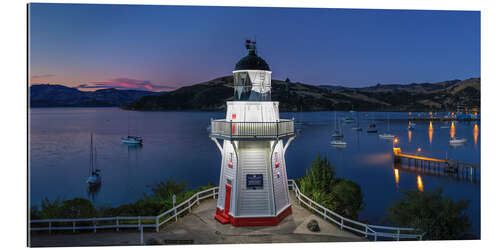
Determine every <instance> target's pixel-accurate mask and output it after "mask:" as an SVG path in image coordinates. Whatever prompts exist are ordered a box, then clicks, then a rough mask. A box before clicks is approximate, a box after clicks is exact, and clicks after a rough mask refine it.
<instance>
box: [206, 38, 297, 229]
mask: <svg viewBox="0 0 500 250" xmlns="http://www.w3.org/2000/svg"><path fill="white" fill-rule="evenodd" d="M245 47H246V49H247V51H248V54H247V55H246V56H244V57H243V58H241V59H240V60H239V61H238V62H237V63H236V65H235V67H234V71H233V76H234V98H233V100H232V101H228V102H227V111H226V118H225V119H218V120H212V121H211V130H210V137H211V139H212V140H213V141H214V142H215V143H216V144H217V147H218V148H219V150H220V152H221V156H222V159H221V161H222V162H221V171H220V179H219V197H218V200H217V207H216V208H215V212H216V216H215V219H216V220H218V221H219V222H220V223H223V224H226V223H230V224H232V225H233V226H258V225H277V224H278V223H279V222H280V221H281V220H283V219H284V218H285V217H286V216H287V215H289V214H291V213H292V208H291V205H290V198H289V193H288V180H287V174H286V163H285V152H286V149H287V148H288V146H289V145H290V142H291V141H292V140H293V139H294V138H295V134H294V123H293V120H287V119H281V118H280V115H279V103H278V102H275V101H272V99H271V73H272V72H271V69H270V67H269V64H268V63H267V62H266V61H265V60H264V59H263V58H261V57H260V56H258V54H257V45H256V42H254V41H250V40H247V41H246V43H245Z"/></svg>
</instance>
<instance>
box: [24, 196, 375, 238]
mask: <svg viewBox="0 0 500 250" xmlns="http://www.w3.org/2000/svg"><path fill="white" fill-rule="evenodd" d="M290 196H291V198H292V214H291V215H289V216H287V217H286V218H285V219H284V220H283V221H281V223H280V224H279V225H277V226H255V227H233V226H232V225H230V224H226V225H222V224H220V223H219V222H217V221H216V220H215V219H214V216H215V206H216V201H215V200H213V199H209V200H206V201H203V202H201V203H200V205H199V206H198V207H196V208H194V209H193V212H192V213H191V214H189V215H187V216H185V217H183V218H180V219H179V220H178V221H177V222H174V223H170V224H169V225H167V226H166V227H164V228H162V230H161V231H160V232H158V233H156V232H145V233H144V241H145V242H146V243H148V242H151V241H155V242H159V243H163V244H234V243H236V244H238V243H300V242H345V241H364V240H366V239H365V238H363V237H359V236H356V235H354V234H352V233H349V232H347V231H341V230H340V229H339V228H338V227H337V226H334V225H332V224H330V223H328V222H326V221H324V220H323V219H321V218H320V217H318V216H316V215H314V214H312V213H311V212H309V211H308V210H306V209H305V208H303V207H301V206H299V205H298V201H297V199H296V198H295V194H294V193H292V192H291V193H290ZM312 219H315V220H316V221H318V224H319V227H320V230H321V231H320V232H311V231H309V230H308V229H307V223H308V222H309V221H310V220H312ZM31 244H32V246H91V245H92V246H101V245H139V244H140V234H139V233H138V232H136V231H135V232H134V231H127V232H99V231H98V232H97V233H78V234H57V235H48V234H37V235H33V236H32V239H31Z"/></svg>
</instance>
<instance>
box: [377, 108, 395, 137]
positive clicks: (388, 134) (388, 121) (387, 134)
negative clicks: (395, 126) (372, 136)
mask: <svg viewBox="0 0 500 250" xmlns="http://www.w3.org/2000/svg"><path fill="white" fill-rule="evenodd" d="M390 130H391V121H390V120H389V114H387V132H385V133H382V134H379V135H378V137H380V138H381V139H384V140H392V139H394V137H396V136H395V135H393V134H391V133H389V131H390Z"/></svg>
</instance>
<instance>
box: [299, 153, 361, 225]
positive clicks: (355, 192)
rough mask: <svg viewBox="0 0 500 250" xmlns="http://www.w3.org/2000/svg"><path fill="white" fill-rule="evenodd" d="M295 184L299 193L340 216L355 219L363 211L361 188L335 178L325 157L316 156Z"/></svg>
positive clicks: (350, 182)
mask: <svg viewBox="0 0 500 250" xmlns="http://www.w3.org/2000/svg"><path fill="white" fill-rule="evenodd" d="M297 183H298V185H299V189H300V192H301V193H303V194H304V195H306V196H308V197H310V198H312V199H313V200H314V201H316V202H317V203H319V204H321V205H322V206H324V207H326V208H328V209H331V210H333V211H335V212H336V213H338V214H340V215H342V216H345V217H348V218H351V219H357V218H358V213H359V212H360V211H361V210H362V209H363V204H364V203H363V194H362V192H361V187H360V186H359V185H358V184H357V183H355V182H353V181H350V180H346V179H340V178H336V177H335V169H334V167H332V165H331V163H330V161H328V159H327V158H326V156H325V157H324V158H323V159H321V155H320V154H318V157H317V158H316V160H313V162H312V163H311V166H310V168H309V169H308V170H306V175H304V176H303V177H302V178H300V179H298V180H297Z"/></svg>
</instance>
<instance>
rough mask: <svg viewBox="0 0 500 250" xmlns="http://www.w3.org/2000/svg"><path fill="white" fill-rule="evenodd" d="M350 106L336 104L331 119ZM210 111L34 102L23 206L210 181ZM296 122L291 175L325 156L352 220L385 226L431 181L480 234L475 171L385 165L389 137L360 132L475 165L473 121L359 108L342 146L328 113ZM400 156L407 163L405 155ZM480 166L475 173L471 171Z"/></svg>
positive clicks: (213, 160)
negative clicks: (354, 195) (357, 197)
mask: <svg viewBox="0 0 500 250" xmlns="http://www.w3.org/2000/svg"><path fill="white" fill-rule="evenodd" d="M357 115H358V114H356V113H350V112H337V119H338V120H341V119H343V118H344V117H347V116H351V117H353V118H354V119H356V118H357ZM223 117H224V113H222V112H220V113H216V112H132V111H124V110H120V109H118V108H32V109H30V117H29V118H30V124H29V128H30V131H29V133H30V134H29V140H30V141H29V147H30V148H29V157H30V160H29V161H30V169H29V184H30V187H29V192H30V202H31V205H38V204H40V203H41V200H42V199H43V198H45V197H47V198H48V199H50V200H54V199H56V198H57V197H59V198H62V199H71V198H74V197H84V198H89V199H91V200H92V202H93V203H94V205H95V206H97V207H99V206H117V205H120V204H124V203H129V202H134V201H136V200H137V199H138V198H141V197H142V196H143V194H144V193H147V192H149V190H150V188H151V185H153V184H154V183H156V182H159V181H164V180H168V179H172V180H176V181H185V182H187V183H188V185H189V187H192V188H195V187H198V186H201V185H206V184H207V183H209V182H213V183H217V182H218V179H219V171H220V161H221V159H220V153H219V151H218V149H217V147H216V145H215V144H214V143H213V142H212V141H211V140H210V139H209V137H208V131H207V126H208V124H209V121H210V118H223ZM281 117H282V118H292V117H294V118H295V119H296V121H299V122H301V123H303V124H304V125H302V126H301V127H302V129H301V132H300V133H299V134H298V135H297V138H296V139H295V140H294V141H293V142H292V144H291V145H290V147H289V148H288V151H287V153H286V162H287V171H288V177H289V178H298V177H301V176H302V175H304V174H305V170H306V169H307V168H308V167H309V165H310V163H311V161H312V160H313V159H315V158H316V157H317V155H318V153H321V154H322V155H323V156H325V155H326V156H327V157H328V159H329V160H330V161H331V162H332V164H333V165H334V166H335V171H336V174H337V176H339V177H344V178H347V179H351V180H353V181H355V182H357V183H359V184H360V185H361V188H362V191H363V195H364V201H365V208H364V210H363V211H362V212H361V213H360V219H361V220H363V221H369V222H370V223H377V224H385V221H384V217H385V215H386V209H387V207H388V206H389V205H390V204H391V203H393V202H394V201H395V200H397V198H399V197H401V194H400V191H401V190H407V189H419V190H434V189H436V188H438V187H441V188H442V189H443V193H444V194H446V195H449V196H450V197H452V198H453V199H455V200H459V199H464V200H470V201H471V203H470V205H469V208H468V210H467V214H468V215H469V218H470V220H471V224H472V228H473V233H474V234H475V235H476V236H479V234H480V231H479V230H480V173H479V176H478V177H476V178H475V179H471V178H458V177H456V176H438V175H435V174H431V173H422V172H414V171H409V170H406V168H401V169H399V170H395V169H394V168H393V159H392V141H390V140H389V141H386V140H382V139H380V138H379V136H378V134H367V133H366V128H368V125H369V124H370V123H371V122H372V121H375V123H376V124H377V129H378V131H379V133H380V132H385V131H386V130H387V129H388V124H387V117H389V118H390V129H389V130H390V132H391V133H392V134H395V135H396V136H397V138H398V139H399V143H400V146H401V149H402V151H403V152H407V153H417V152H418V151H419V149H420V152H418V153H419V154H421V155H424V156H429V157H435V158H445V157H448V158H451V159H454V160H458V161H462V162H467V163H474V164H480V123H479V122H455V123H453V124H451V123H442V122H436V121H434V122H432V123H431V122H429V121H418V122H416V123H417V125H416V128H415V129H414V130H412V131H408V128H407V126H408V120H407V119H406V118H407V117H408V114H407V113H383V112H360V113H359V120H360V126H361V127H362V128H363V131H354V130H352V129H351V127H352V126H354V125H355V123H350V124H342V128H343V133H344V141H346V142H347V147H346V148H335V147H332V146H331V145H330V140H331V138H330V136H331V134H332V132H333V130H334V123H333V119H334V112H304V113H281ZM128 130H130V132H131V133H132V134H138V135H140V136H142V137H143V138H144V145H143V146H127V145H125V144H122V143H121V141H120V138H121V137H123V136H126V135H127V132H128ZM90 133H94V145H95V146H96V149H97V166H98V168H100V169H101V170H102V175H103V179H102V185H101V187H100V189H99V190H97V191H95V192H89V191H88V189H87V184H86V183H85V180H86V179H87V177H88V175H89V154H90V153H89V148H90V146H89V144H90ZM453 135H454V136H457V137H463V138H466V139H467V143H466V144H465V145H461V146H458V147H452V146H450V144H449V138H450V136H453ZM403 164H407V162H406V161H403ZM479 172H480V171H479Z"/></svg>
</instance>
